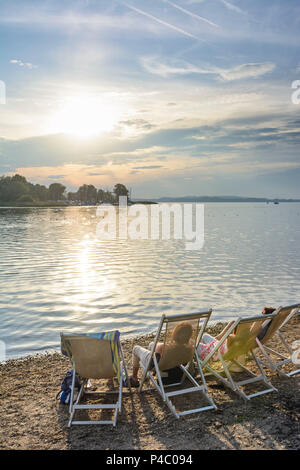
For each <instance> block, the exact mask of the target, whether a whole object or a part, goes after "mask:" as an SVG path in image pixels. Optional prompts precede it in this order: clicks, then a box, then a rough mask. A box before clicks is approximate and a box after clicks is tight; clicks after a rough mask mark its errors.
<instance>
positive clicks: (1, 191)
mask: <svg viewBox="0 0 300 470" xmlns="http://www.w3.org/2000/svg"><path fill="white" fill-rule="evenodd" d="M128 194H129V191H128V189H127V188H126V186H124V185H123V184H120V183H118V184H116V185H115V186H114V188H113V191H107V190H104V189H97V188H96V187H95V186H94V185H92V184H83V185H82V186H80V187H79V188H78V190H77V191H76V192H67V191H66V186H64V185H63V184H61V183H52V184H50V186H49V187H46V186H44V185H41V184H32V183H30V182H29V181H27V180H26V178H25V177H24V176H21V175H18V174H16V175H14V176H1V177H0V201H1V202H5V203H7V202H12V203H17V202H18V203H34V202H60V201H62V202H67V201H69V202H73V203H90V204H97V203H102V202H109V203H113V202H118V200H119V196H127V197H128Z"/></svg>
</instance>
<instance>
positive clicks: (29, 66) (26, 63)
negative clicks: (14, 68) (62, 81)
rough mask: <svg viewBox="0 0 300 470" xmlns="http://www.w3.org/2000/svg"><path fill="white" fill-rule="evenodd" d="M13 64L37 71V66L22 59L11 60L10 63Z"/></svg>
mask: <svg viewBox="0 0 300 470" xmlns="http://www.w3.org/2000/svg"><path fill="white" fill-rule="evenodd" d="M9 62H10V63H11V64H15V65H18V66H19V67H26V68H28V69H36V68H37V65H33V64H32V63H31V62H23V61H22V60H20V59H11V60H10V61H9Z"/></svg>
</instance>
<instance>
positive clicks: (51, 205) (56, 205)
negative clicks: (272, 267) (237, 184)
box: [0, 199, 300, 209]
mask: <svg viewBox="0 0 300 470" xmlns="http://www.w3.org/2000/svg"><path fill="white" fill-rule="evenodd" d="M162 203H166V204H167V203H172V204H175V203H187V204H189V203H190V204H192V203H220V204H222V203H233V204H237V203H248V204H249V203H255V204H256V203H259V204H279V203H280V204H283V203H300V199H295V200H281V199H279V200H278V202H276V203H274V201H249V200H228V201H227V200H206V199H197V200H183V199H172V200H169V199H167V200H163V201H162V200H159V199H157V200H155V201H132V205H136V204H144V205H151V204H162ZM101 206H102V204H64V203H45V204H42V203H34V204H33V203H27V204H25V203H23V204H19V203H18V204H17V203H15V204H14V203H3V202H0V209H10V208H11V209H18V208H19V209H24V208H39V209H40V208H44V209H47V208H50V209H51V208H63V207H66V208H67V207H101ZM103 206H104V207H105V205H103Z"/></svg>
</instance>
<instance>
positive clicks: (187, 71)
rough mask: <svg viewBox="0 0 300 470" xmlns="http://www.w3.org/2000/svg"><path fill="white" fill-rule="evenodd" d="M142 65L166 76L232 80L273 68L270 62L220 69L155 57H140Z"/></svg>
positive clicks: (153, 72)
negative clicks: (160, 59)
mask: <svg viewBox="0 0 300 470" xmlns="http://www.w3.org/2000/svg"><path fill="white" fill-rule="evenodd" d="M141 63H142V66H143V67H144V69H145V70H147V71H148V72H150V73H152V74H155V75H160V76H161V77H164V78H167V77H169V76H170V75H191V74H199V75H215V77H216V78H217V79H219V80H223V81H233V80H240V79H243V78H255V77H259V76H261V75H264V74H266V73H269V72H272V71H273V70H274V69H275V64H273V63H272V62H263V63H248V64H241V65H238V66H235V67H232V68H228V69H225V68H224V69H222V68H219V67H214V66H207V67H198V66H196V65H193V64H189V63H187V62H184V61H173V62H172V63H171V62H169V63H166V62H165V63H163V62H161V61H159V60H158V59H157V58H155V57H144V58H142V59H141Z"/></svg>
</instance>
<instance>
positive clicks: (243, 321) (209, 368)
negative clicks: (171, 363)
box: [196, 315, 277, 401]
mask: <svg viewBox="0 0 300 470" xmlns="http://www.w3.org/2000/svg"><path fill="white" fill-rule="evenodd" d="M265 320H266V316H265V315H259V316H255V317H244V318H241V317H239V318H237V319H236V321H235V322H234V323H233V324H232V326H231V327H230V328H229V329H228V330H227V332H226V333H225V334H224V336H223V338H222V339H221V340H220V341H219V342H218V344H217V345H216V346H215V348H214V349H213V350H212V351H211V352H210V353H209V354H208V355H207V356H206V357H205V358H204V359H203V360H201V359H200V358H199V355H198V353H197V350H196V356H197V358H198V360H199V361H200V363H201V367H202V370H203V371H204V373H205V374H207V372H208V374H209V375H213V376H214V377H215V378H216V379H217V380H218V381H220V382H222V383H223V384H224V385H225V386H227V387H229V388H230V389H231V390H233V391H234V392H236V393H237V394H238V395H239V396H240V397H242V398H243V399H244V400H246V401H248V400H250V399H251V398H254V397H257V396H259V395H264V394H266V393H270V392H274V391H277V389H276V388H275V387H274V386H273V385H272V384H271V382H270V381H269V380H268V378H267V376H266V374H265V372H264V370H263V368H262V366H261V364H260V362H259V361H258V359H257V357H256V356H255V354H254V353H253V349H254V348H255V347H256V344H255V338H256V333H255V334H253V336H251V335H249V337H248V339H247V342H245V344H244V346H240V345H239V346H238V347H237V346H236V345H235V344H234V343H233V344H232V347H230V348H228V351H227V353H226V354H224V355H222V354H221V347H222V345H223V343H225V341H226V340H227V338H228V336H229V335H230V334H231V333H233V331H234V330H236V332H237V334H236V335H237V337H238V331H239V330H238V329H239V328H247V325H249V327H250V326H251V324H253V323H254V322H255V323H256V322H257V330H258V331H259V329H260V325H261V324H262V323H263V321H265ZM237 344H238V343H237ZM234 348H235V349H234ZM216 354H217V357H218V360H219V361H220V363H221V370H216V369H214V367H213V362H214V361H213V360H212V358H213V356H215V355H216ZM232 354H234V356H235V357H232ZM245 355H249V356H250V359H253V360H254V362H255V363H256V365H257V367H258V370H259V372H260V374H258V373H256V372H254V371H253V370H251V369H249V367H247V366H246V364H244V363H242V362H240V361H239V360H238V357H239V356H245ZM248 362H249V361H248ZM232 366H238V368H239V369H242V372H245V373H247V374H248V376H249V378H247V379H244V380H236V374H235V373H234V372H233V371H231V370H230V369H231V368H232ZM208 374H207V375H208ZM256 383H261V384H263V386H264V389H263V390H259V391H257V392H255V393H251V394H250V393H249V394H247V392H246V391H245V388H246V387H247V385H250V384H251V385H253V384H256Z"/></svg>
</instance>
